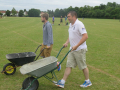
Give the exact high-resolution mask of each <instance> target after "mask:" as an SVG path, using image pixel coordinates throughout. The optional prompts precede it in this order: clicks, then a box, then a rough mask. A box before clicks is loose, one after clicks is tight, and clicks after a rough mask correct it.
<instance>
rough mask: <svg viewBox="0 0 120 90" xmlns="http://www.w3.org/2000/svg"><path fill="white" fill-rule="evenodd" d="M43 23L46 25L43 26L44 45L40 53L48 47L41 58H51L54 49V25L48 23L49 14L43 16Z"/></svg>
mask: <svg viewBox="0 0 120 90" xmlns="http://www.w3.org/2000/svg"><path fill="white" fill-rule="evenodd" d="M41 21H42V22H43V23H44V24H43V43H42V47H41V49H40V51H41V50H42V49H43V48H46V47H47V48H46V49H44V50H43V52H42V53H41V57H43V58H45V57H49V56H50V54H51V50H52V47H53V32H52V25H51V23H49V21H48V14H47V13H43V14H42V15H41Z"/></svg>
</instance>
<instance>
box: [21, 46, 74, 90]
mask: <svg viewBox="0 0 120 90" xmlns="http://www.w3.org/2000/svg"><path fill="white" fill-rule="evenodd" d="M63 48H64V46H63V47H62V48H61V49H60V51H59V53H58V54H57V56H56V58H58V56H59V54H60V52H61V51H62V49H63ZM71 50H72V49H70V50H69V51H68V52H67V53H66V55H65V56H64V57H63V59H62V60H61V61H60V63H59V65H58V66H56V67H55V68H54V69H52V70H51V71H49V72H47V73H45V74H44V75H42V76H40V77H36V76H34V77H36V78H35V79H34V80H32V82H31V83H30V85H29V86H28V87H27V88H26V89H24V87H22V88H21V90H29V89H30V87H31V86H32V84H33V83H34V81H36V80H37V79H39V78H41V77H43V76H44V77H45V78H46V79H48V80H49V81H51V82H52V83H54V84H57V82H58V79H57V76H56V75H55V72H54V70H56V69H58V67H59V66H60V65H61V63H62V62H63V61H64V59H65V58H66V56H67V55H68V54H69V52H71ZM50 72H51V74H52V78H50V77H48V76H47V74H48V73H50ZM32 77H33V76H32ZM54 77H55V78H56V81H57V82H55V81H52V79H53V78H54ZM28 78H29V77H28ZM23 84H24V82H23ZM23 84H22V86H23Z"/></svg>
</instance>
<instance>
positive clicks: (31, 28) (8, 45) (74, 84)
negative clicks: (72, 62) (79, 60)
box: [0, 17, 120, 90]
mask: <svg viewBox="0 0 120 90" xmlns="http://www.w3.org/2000/svg"><path fill="white" fill-rule="evenodd" d="M79 20H81V21H82V22H83V23H84V25H85V27H86V30H87V32H88V40H87V45H88V52H87V65H88V68H89V74H90V80H91V81H92V84H93V85H92V86H91V87H88V88H80V87H79V85H80V84H82V83H83V82H84V75H83V72H82V71H80V70H79V69H78V68H75V69H73V70H72V73H71V74H70V76H69V77H68V79H67V81H66V84H65V88H64V90H119V88H120V46H119V44H120V22H119V20H113V19H86V18H85V19H84V20H82V19H81V18H79ZM49 21H50V22H51V23H52V18H50V19H49ZM59 21H60V19H59V18H55V24H54V25H53V26H52V27H53V37H54V46H53V50H52V56H56V55H57V53H58V51H59V50H60V48H61V47H62V45H63V43H65V41H66V40H67V38H68V26H65V24H64V23H63V25H60V26H59V25H58V24H59ZM42 25H43V23H42V22H41V19H40V18H29V17H21V18H20V17H7V18H2V19H1V18H0V71H2V69H3V66H4V65H5V64H7V63H9V61H8V60H7V59H6V54H10V53H20V52H34V51H35V49H36V48H37V46H38V45H39V44H41V43H42V33H43V32H42ZM68 50H69V47H67V48H65V49H63V51H62V52H61V54H60V55H59V57H58V61H60V60H62V58H63V57H64V55H65V54H66V53H67V51H68ZM37 54H38V52H37ZM66 60H67V59H65V60H64V62H63V63H62V70H61V71H60V72H58V71H57V70H56V71H55V73H56V75H57V77H58V79H61V78H62V77H63V73H64V70H65V65H66ZM19 68H20V67H18V68H17V71H16V73H15V74H14V75H11V76H7V75H5V74H0V90H20V89H21V87H22V82H23V81H24V79H25V78H27V77H28V76H27V75H22V74H21V73H20V71H19ZM49 76H51V75H50V74H49ZM38 80H39V88H38V90H57V89H59V90H62V89H60V88H58V87H56V86H55V85H54V84H53V83H51V82H50V81H48V80H47V79H45V78H44V77H41V78H39V79H38Z"/></svg>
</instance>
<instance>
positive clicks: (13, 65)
mask: <svg viewBox="0 0 120 90" xmlns="http://www.w3.org/2000/svg"><path fill="white" fill-rule="evenodd" d="M40 46H42V45H39V46H38V47H37V49H36V50H35V53H36V52H37V50H38V49H39V47H40ZM44 49H46V48H43V49H42V51H41V52H40V53H39V55H38V56H35V58H34V60H32V62H33V61H36V60H37V59H38V58H39V56H40V54H41V53H42V52H43V50H44ZM25 53H29V52H25ZM32 53H33V52H32ZM32 58H33V57H32ZM9 61H10V62H11V63H7V64H6V65H4V67H3V70H2V71H1V73H2V74H4V73H5V74H6V75H13V74H14V73H15V72H16V68H17V67H19V66H22V65H24V64H26V63H30V62H31V61H30V62H25V63H22V64H20V65H19V64H18V65H17V64H16V63H14V62H13V61H11V60H9ZM9 65H10V66H11V68H9V67H8V68H9V69H7V70H5V69H6V67H7V66H9ZM12 69H14V71H13V72H12V73H10V74H9V73H7V71H10V70H12Z"/></svg>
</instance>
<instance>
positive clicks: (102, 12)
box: [6, 2, 120, 19]
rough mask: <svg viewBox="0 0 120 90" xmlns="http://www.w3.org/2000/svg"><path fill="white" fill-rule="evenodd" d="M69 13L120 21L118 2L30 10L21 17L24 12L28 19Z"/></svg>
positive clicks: (8, 14) (7, 13)
mask: <svg viewBox="0 0 120 90" xmlns="http://www.w3.org/2000/svg"><path fill="white" fill-rule="evenodd" d="M69 11H76V12H77V15H78V18H83V17H84V18H108V19H113V18H115V19H120V4H117V3H116V2H113V3H111V2H108V3H107V4H106V5H105V4H100V5H99V6H94V7H93V6H89V5H85V6H84V7H74V8H73V7H72V6H70V7H68V8H65V9H58V8H57V9H55V11H53V10H47V11H40V10H39V9H34V8H32V9H30V10H29V11H26V9H24V10H20V11H19V16H20V17H22V16H24V12H27V15H26V16H28V17H39V16H40V13H41V12H47V13H48V14H49V16H50V17H52V16H55V17H61V16H66V15H67V13H68V12H69ZM12 13H13V15H15V14H16V10H15V8H13V9H12ZM6 15H7V16H10V11H9V10H7V11H6Z"/></svg>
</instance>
